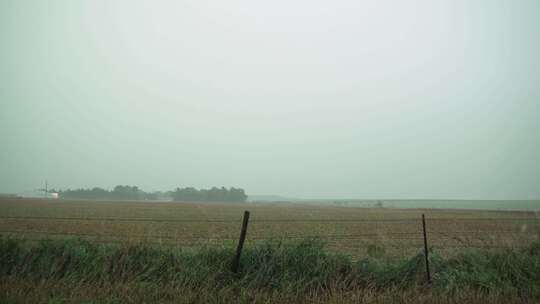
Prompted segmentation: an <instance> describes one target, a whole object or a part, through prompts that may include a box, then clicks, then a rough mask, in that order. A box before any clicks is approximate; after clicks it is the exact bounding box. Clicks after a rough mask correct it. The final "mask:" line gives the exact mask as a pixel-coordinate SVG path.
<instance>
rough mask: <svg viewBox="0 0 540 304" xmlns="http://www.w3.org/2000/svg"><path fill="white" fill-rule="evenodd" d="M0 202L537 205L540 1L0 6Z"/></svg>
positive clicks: (539, 184) (30, 3) (539, 190)
mask: <svg viewBox="0 0 540 304" xmlns="http://www.w3.org/2000/svg"><path fill="white" fill-rule="evenodd" d="M0 39H1V40H0V43H1V44H0V45H1V47H0V81H1V82H0V142H1V146H2V147H1V150H0V192H16V191H23V190H28V189H33V188H37V187H38V186H39V185H40V182H41V181H42V180H45V179H48V180H49V183H50V184H52V185H53V186H55V187H59V188H68V187H70V188H73V187H90V186H101V187H106V188H110V187H112V186H114V185H116V184H134V185H138V186H139V187H141V188H143V189H147V190H166V189H171V188H172V187H176V186H195V187H210V186H221V185H224V186H239V187H244V188H245V189H246V191H247V192H248V194H280V195H286V196H296V197H311V198H326V197H358V198H480V199H505V198H514V199H538V198H540V135H539V132H540V81H539V75H540V57H539V55H538V54H540V2H538V1H537V0H530V1H525V0H523V1H519V0H518V1H493V0H489V1H488V0H483V1H481V0H478V1H471V0H467V1H433V0H429V1H381V0H377V1H213V2H212V1H144V2H143V1H68V0H66V1H7V0H0Z"/></svg>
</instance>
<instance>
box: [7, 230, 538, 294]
mask: <svg viewBox="0 0 540 304" xmlns="http://www.w3.org/2000/svg"><path fill="white" fill-rule="evenodd" d="M232 256H233V248H232V247H220V248H217V247H202V248H199V249H197V250H184V249H182V248H174V247H161V246H155V245H148V244H146V245H145V244H137V245H104V244H96V243H91V242H87V241H83V240H79V239H72V240H62V241H51V240H43V241H40V242H37V243H33V242H29V241H24V240H20V239H9V238H2V239H0V281H1V284H2V285H1V286H3V287H7V286H8V285H9V286H10V289H9V290H8V289H5V288H3V287H2V288H1V293H2V294H1V297H2V298H3V299H5V301H11V302H13V303H18V302H21V303H22V302H27V301H29V302H46V301H47V300H50V298H51V297H52V298H56V300H57V301H60V302H62V301H68V302H69V301H78V300H81V299H80V298H79V299H76V298H74V297H77V294H76V293H67V292H66V290H67V289H69V286H72V288H75V289H76V288H79V287H80V286H86V288H87V289H90V290H92V289H96V290H99V289H103V288H105V287H106V286H112V285H114V286H123V287H122V288H119V289H118V290H116V292H112V291H109V292H103V293H102V294H101V296H100V295H99V294H95V295H94V297H97V298H93V299H90V300H95V301H98V300H99V301H103V302H111V301H112V302H114V301H115V299H116V301H117V302H122V303H123V302H129V301H126V299H129V295H128V294H122V291H126V290H133V289H137V288H141V289H143V290H145V289H146V290H154V297H157V298H154V299H153V301H155V302H167V301H170V302H174V301H175V300H178V299H179V298H180V299H181V298H182V297H183V296H182V294H190V295H191V296H194V294H197V293H199V294H205V295H206V297H209V298H207V300H208V301H210V300H211V301H214V302H221V301H225V300H234V299H236V300H239V299H244V300H246V301H248V302H249V301H250V299H251V300H253V299H255V298H257V297H261V299H262V298H264V297H263V295H266V296H265V297H266V298H268V297H270V298H272V297H278V298H279V299H281V300H284V301H285V300H287V301H293V300H294V299H304V300H306V299H309V298H313V296H315V295H316V298H317V299H319V300H322V299H327V300H330V299H331V298H333V297H336V296H337V294H339V297H343V296H345V295H349V296H351V297H353V298H354V296H353V295H354V294H356V295H358V294H360V293H361V292H363V293H369V294H372V296H373V297H374V298H377V297H385V296H389V295H388V292H389V291H393V292H394V293H395V295H394V297H395V296H396V295H401V296H403V297H405V298H406V297H407V295H411V294H417V295H422V296H423V297H428V298H433V297H436V298H440V299H442V298H444V297H446V298H448V297H450V298H455V299H462V300H463V296H464V294H463V292H466V293H465V294H469V296H470V297H471V299H473V298H475V297H478V296H479V295H483V296H484V299H488V298H489V299H492V300H493V299H494V300H497V299H499V300H500V301H503V299H504V301H507V300H509V299H520V298H521V299H523V298H526V299H529V300H535V299H536V300H540V244H539V243H535V244H533V245H531V246H529V247H527V248H523V249H519V250H518V249H514V250H511V249H508V250H502V251H498V252H492V251H490V252H487V251H485V252H484V251H481V250H469V251H464V252H462V253H461V254H459V255H457V256H455V257H452V258H449V259H445V258H443V257H441V256H440V255H438V254H437V252H436V251H434V252H432V253H431V259H430V260H431V265H432V269H433V281H432V284H431V285H428V284H427V282H426V279H425V271H424V264H423V256H422V255H421V254H417V255H414V256H412V257H408V258H401V259H381V258H373V257H366V258H363V259H359V260H358V261H353V260H351V259H350V257H348V256H346V255H343V254H338V253H328V252H326V251H325V250H324V249H323V244H322V243H321V241H320V240H316V239H314V240H313V239H311V240H303V241H299V242H261V243H258V244H255V245H253V246H250V247H248V248H246V249H245V251H244V252H243V254H242V258H241V269H240V271H239V273H233V272H231V270H230V262H231V258H232ZM44 282H48V284H53V283H54V284H53V286H55V287H53V289H52V290H50V292H49V293H45V294H42V295H40V293H39V292H37V293H35V294H26V295H25V294H24V292H22V291H23V290H24V289H25V288H28V286H29V285H32V284H34V286H47V285H46V284H44ZM49 288H51V287H49ZM175 291H176V292H179V291H182V293H180V294H175ZM90 294H91V293H90ZM212 294H213V295H220V294H221V295H226V296H225V297H215V298H212V296H211V295H212ZM86 295H87V296H90V295H89V294H88V293H87V294H86ZM103 295H108V296H109V298H107V299H104V298H101V299H100V297H102V296H103ZM247 295H249V296H247ZM278 295H279V296H278ZM79 296H80V295H79ZM140 296H141V297H142V298H144V296H143V295H140ZM146 296H147V295H146ZM246 296H247V297H246ZM36 297H37V298H36ZM40 297H45V298H40ZM126 297H127V298H126ZM142 298H132V299H131V300H132V301H134V302H137V301H143V300H142ZM211 298H212V299H211ZM121 299H122V300H121ZM348 300H350V301H351V302H353V299H352V298H351V299H348ZM411 300H412V299H411ZM5 301H4V302H5ZM99 301H98V302H99ZM504 301H503V302H504Z"/></svg>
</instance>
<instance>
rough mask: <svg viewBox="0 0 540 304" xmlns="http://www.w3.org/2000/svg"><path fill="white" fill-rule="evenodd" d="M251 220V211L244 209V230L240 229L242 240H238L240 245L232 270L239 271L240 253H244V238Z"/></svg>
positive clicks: (237, 248)
mask: <svg viewBox="0 0 540 304" xmlns="http://www.w3.org/2000/svg"><path fill="white" fill-rule="evenodd" d="M248 221H249V211H247V210H246V211H244V220H243V221H242V230H241V231H240V240H238V247H236V255H235V256H234V260H233V262H232V267H231V270H232V272H234V273H237V272H238V267H239V266H240V255H241V254H242V248H243V247H244V240H245V239H246V233H247V226H248Z"/></svg>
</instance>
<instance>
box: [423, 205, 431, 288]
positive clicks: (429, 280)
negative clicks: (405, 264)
mask: <svg viewBox="0 0 540 304" xmlns="http://www.w3.org/2000/svg"><path fill="white" fill-rule="evenodd" d="M422 230H423V231H424V258H425V260H426V276H427V282H428V284H431V273H430V272H429V257H428V243H427V234H426V217H425V216H424V214H423V213H422Z"/></svg>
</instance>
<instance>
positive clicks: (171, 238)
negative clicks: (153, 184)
mask: <svg viewBox="0 0 540 304" xmlns="http://www.w3.org/2000/svg"><path fill="white" fill-rule="evenodd" d="M244 210H249V211H250V212H251V218H250V223H249V229H248V234H247V241H246V246H250V245H253V244H256V243H257V242H259V241H263V240H276V241H280V240H289V239H304V238H320V239H322V240H323V241H324V242H325V243H326V247H325V248H326V249H328V250H330V251H337V252H341V253H345V254H348V255H350V256H352V257H353V258H359V257H363V256H365V255H366V254H372V253H373V251H374V250H373V249H374V248H375V249H376V250H375V251H376V252H377V254H378V255H385V256H408V255H412V254H415V253H418V252H419V251H420V250H421V248H422V246H423V243H422V226H421V215H422V214H425V216H426V219H427V233H428V239H429V246H430V247H431V248H433V249H434V250H436V251H438V252H439V253H441V254H442V255H452V254H453V253H454V252H457V251H459V250H462V249H464V248H484V249H485V248H487V249H494V250H498V249H501V248H515V247H524V246H527V245H529V244H530V243H532V242H534V241H535V240H538V239H539V235H540V218H539V217H538V214H536V213H534V212H519V211H485V210H482V211H480V210H452V209H444V210H443V209H393V208H355V207H338V206H324V205H306V204H285V203H279V204H278V203H276V204H269V203H264V204H263V203H258V204H255V203H242V204H233V203H182V202H150V201H148V202H147V201H144V202H141V201H84V200H73V201H69V200H46V199H13V198H5V199H0V234H1V235H4V236H12V237H17V238H24V239H30V240H40V239H63V238H83V239H87V240H92V241H95V242H104V243H141V242H142V243H159V244H171V245H180V246H185V247H197V246H208V245H210V246H221V245H232V244H235V243H236V242H237V238H238V235H239V229H240V225H241V221H242V214H243V211H244Z"/></svg>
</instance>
